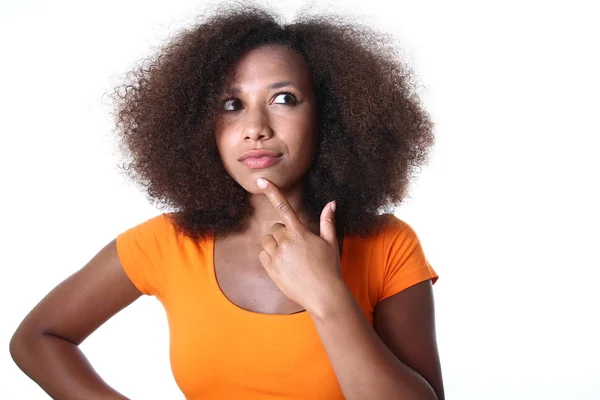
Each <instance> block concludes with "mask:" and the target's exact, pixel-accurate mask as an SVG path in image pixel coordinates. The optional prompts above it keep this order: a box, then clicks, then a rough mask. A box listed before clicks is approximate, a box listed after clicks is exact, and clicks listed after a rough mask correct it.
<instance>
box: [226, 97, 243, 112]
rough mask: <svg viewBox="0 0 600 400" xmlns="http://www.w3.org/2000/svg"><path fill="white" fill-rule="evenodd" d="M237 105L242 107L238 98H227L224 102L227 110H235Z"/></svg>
mask: <svg viewBox="0 0 600 400" xmlns="http://www.w3.org/2000/svg"><path fill="white" fill-rule="evenodd" d="M237 106H240V107H241V102H240V101H239V100H238V99H227V100H225V101H224V102H223V109H224V110H225V111H235V110H237V108H236V107H237Z"/></svg>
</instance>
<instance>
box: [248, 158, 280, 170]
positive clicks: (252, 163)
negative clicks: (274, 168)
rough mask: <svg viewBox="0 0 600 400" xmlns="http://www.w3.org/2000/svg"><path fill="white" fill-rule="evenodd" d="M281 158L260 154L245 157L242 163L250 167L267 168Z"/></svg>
mask: <svg viewBox="0 0 600 400" xmlns="http://www.w3.org/2000/svg"><path fill="white" fill-rule="evenodd" d="M279 160H281V156H276V157H273V156H262V157H247V158H245V159H243V160H242V163H243V164H244V165H245V166H247V167H248V168H250V169H260V168H267V167H270V166H271V165H274V164H276V163H278V162H279Z"/></svg>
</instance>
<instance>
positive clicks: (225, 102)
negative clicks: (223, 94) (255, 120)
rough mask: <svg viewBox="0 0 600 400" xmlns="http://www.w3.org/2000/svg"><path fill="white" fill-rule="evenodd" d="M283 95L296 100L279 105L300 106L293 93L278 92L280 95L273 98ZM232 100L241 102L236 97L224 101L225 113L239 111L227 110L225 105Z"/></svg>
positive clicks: (277, 94)
mask: <svg viewBox="0 0 600 400" xmlns="http://www.w3.org/2000/svg"><path fill="white" fill-rule="evenodd" d="M282 94H287V95H289V96H292V98H293V99H294V101H293V102H291V103H278V104H282V105H285V106H295V105H296V104H298V98H297V97H296V95H295V94H293V93H291V92H278V93H276V94H275V96H274V97H273V98H277V97H278V96H280V95H282ZM231 100H238V101H239V99H237V98H235V97H228V98H226V99H224V100H223V103H222V104H223V110H224V111H227V112H233V111H238V110H227V109H225V105H226V104H227V102H229V101H231Z"/></svg>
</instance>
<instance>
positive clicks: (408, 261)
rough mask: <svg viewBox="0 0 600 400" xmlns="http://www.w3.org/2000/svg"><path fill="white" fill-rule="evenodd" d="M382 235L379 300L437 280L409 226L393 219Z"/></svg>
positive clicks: (414, 233) (415, 235)
mask: <svg viewBox="0 0 600 400" xmlns="http://www.w3.org/2000/svg"><path fill="white" fill-rule="evenodd" d="M383 235H384V236H383V248H384V254H385V257H384V271H383V285H382V289H381V294H380V296H379V301H381V300H383V299H385V298H387V297H390V296H392V295H394V294H396V293H398V292H401V291H402V290H404V289H406V288H409V287H411V286H413V285H416V284H417V283H420V282H423V281H426V280H428V279H431V282H432V284H433V283H435V282H436V281H437V280H438V275H437V274H436V272H435V271H434V270H433V268H432V267H431V265H430V264H429V262H428V261H427V259H426V257H425V254H424V252H423V248H422V246H421V242H420V241H419V238H418V237H417V234H416V232H415V231H414V230H413V228H412V227H411V226H410V225H408V224H407V223H406V222H404V221H402V220H400V219H398V218H396V217H395V216H394V217H393V223H392V224H391V226H390V227H389V228H387V229H386V230H385V232H384V234H383Z"/></svg>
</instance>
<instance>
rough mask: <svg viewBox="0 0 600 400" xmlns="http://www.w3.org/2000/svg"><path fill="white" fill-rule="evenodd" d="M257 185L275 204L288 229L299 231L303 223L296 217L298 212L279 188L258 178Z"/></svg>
mask: <svg viewBox="0 0 600 400" xmlns="http://www.w3.org/2000/svg"><path fill="white" fill-rule="evenodd" d="M256 185H257V186H258V187H259V188H260V189H262V191H263V192H264V194H265V195H266V196H267V198H268V199H269V201H270V202H271V204H273V206H274V207H275V208H276V209H277V211H278V212H279V215H281V218H282V219H283V222H284V224H285V226H286V228H288V229H289V228H291V229H292V230H298V229H300V228H301V227H302V226H303V225H302V221H300V218H298V216H297V215H296V212H295V211H294V209H293V208H292V205H291V204H290V202H289V201H287V199H286V198H285V196H284V195H283V194H282V193H281V192H280V191H279V188H277V186H275V185H274V184H273V183H272V182H269V181H268V180H266V179H264V178H258V179H257V180H256ZM265 185H266V186H265Z"/></svg>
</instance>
